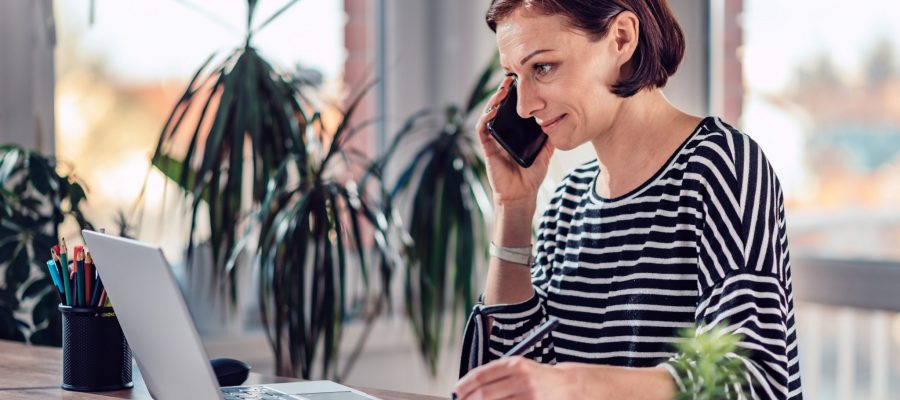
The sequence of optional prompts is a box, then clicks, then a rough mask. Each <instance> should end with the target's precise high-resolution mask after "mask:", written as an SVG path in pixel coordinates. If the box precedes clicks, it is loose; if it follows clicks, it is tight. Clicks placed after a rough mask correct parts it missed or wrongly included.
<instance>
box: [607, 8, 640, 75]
mask: <svg viewBox="0 0 900 400" xmlns="http://www.w3.org/2000/svg"><path fill="white" fill-rule="evenodd" d="M640 29H641V27H640V22H639V21H638V17H637V15H635V14H634V13H633V12H631V11H622V12H621V13H619V15H616V17H615V18H614V19H613V21H612V23H610V26H609V35H611V36H612V39H613V40H612V44H613V51H614V52H615V54H616V55H617V57H616V64H617V65H618V66H619V67H621V66H623V65H624V64H626V63H627V62H628V61H630V60H631V56H633V55H634V51H635V49H637V46H638V36H639V34H640Z"/></svg>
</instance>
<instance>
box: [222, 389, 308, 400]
mask: <svg viewBox="0 0 900 400" xmlns="http://www.w3.org/2000/svg"><path fill="white" fill-rule="evenodd" d="M222 394H224V395H225V400H256V399H259V400H297V398H296V397H293V396H288V395H286V394H284V393H280V392H276V391H274V390H272V389H269V388H267V387H265V386H237V387H226V388H222Z"/></svg>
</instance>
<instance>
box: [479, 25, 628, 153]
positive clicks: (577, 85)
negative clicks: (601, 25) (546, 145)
mask: <svg viewBox="0 0 900 400" xmlns="http://www.w3.org/2000/svg"><path fill="white" fill-rule="evenodd" d="M614 29H615V28H614V26H613V25H611V26H610V33H608V34H607V35H606V36H605V37H604V38H603V39H601V40H598V41H591V40H590V38H589V37H588V36H587V35H585V34H583V33H581V32H579V31H576V30H573V29H572V28H570V27H569V26H568V25H567V24H566V20H565V18H564V17H562V16H558V15H542V14H539V13H537V12H535V11H532V10H530V9H528V8H526V7H520V8H519V9H517V10H516V11H514V12H513V13H512V14H510V15H508V16H507V17H506V18H504V19H502V20H501V21H500V23H498V24H497V47H498V48H499V50H500V63H501V65H502V66H503V68H504V69H505V70H506V72H507V74H508V75H514V76H515V77H516V82H517V86H518V94H519V102H518V104H517V107H516V110H517V111H518V114H519V116H521V117H523V118H528V117H534V118H535V120H536V121H537V122H538V123H539V124H541V127H542V128H543V130H544V132H545V133H546V134H547V135H548V136H549V142H550V144H551V145H552V146H553V147H555V148H557V149H561V150H569V149H573V148H575V147H577V146H579V145H581V144H583V143H586V142H589V141H591V140H592V139H594V138H595V137H597V136H598V135H599V134H601V133H603V132H605V131H606V130H608V129H609V127H610V125H611V124H612V121H613V120H614V119H615V118H614V117H615V115H616V112H617V111H618V109H619V106H620V105H621V103H622V100H623V99H622V98H620V97H618V96H616V95H615V94H613V93H612V92H610V88H611V87H612V85H613V84H614V83H615V82H616V81H618V79H619V74H620V72H619V71H620V66H621V65H622V64H623V63H624V61H621V60H620V59H621V58H623V57H624V56H623V55H622V51H621V50H619V49H617V47H619V46H617V44H616V40H614V39H613V37H614V36H615V35H614V34H612V33H613V30H614ZM627 55H628V56H629V57H630V53H629V54H627ZM625 61H627V59H626V60H625Z"/></svg>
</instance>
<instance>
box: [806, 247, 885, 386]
mask: <svg viewBox="0 0 900 400" xmlns="http://www.w3.org/2000/svg"><path fill="white" fill-rule="evenodd" d="M792 270H793V284H794V300H795V303H796V304H795V305H796V318H797V325H798V332H799V339H800V367H801V373H802V379H803V392H804V398H808V399H823V400H828V399H842V400H843V399H853V400H857V399H859V400H866V399H872V400H876V399H877V400H883V399H900V394H898V393H900V383H898V382H900V263H890V262H872V261H841V260H826V259H801V260H797V261H795V262H794V263H793V266H792Z"/></svg>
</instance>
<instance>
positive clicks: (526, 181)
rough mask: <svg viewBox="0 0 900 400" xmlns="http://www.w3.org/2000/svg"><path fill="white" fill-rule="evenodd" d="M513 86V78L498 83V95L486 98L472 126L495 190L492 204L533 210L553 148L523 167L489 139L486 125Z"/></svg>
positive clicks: (546, 148) (545, 144)
mask: <svg viewBox="0 0 900 400" xmlns="http://www.w3.org/2000/svg"><path fill="white" fill-rule="evenodd" d="M512 83H513V78H512V77H507V78H506V79H504V80H503V82H501V83H500V87H499V88H498V89H497V92H496V93H494V94H493V95H492V96H491V98H490V99H488V102H487V106H486V109H485V113H484V114H482V115H481V118H479V119H478V122H477V123H476V124H475V130H476V131H477V132H478V138H479V139H480V141H481V148H482V149H483V150H484V158H485V163H486V164H487V172H488V179H489V180H490V183H491V187H492V188H493V190H494V197H493V198H494V204H495V206H498V207H507V206H515V207H518V206H523V205H524V206H525V207H531V208H533V207H534V204H535V203H536V201H537V192H538V189H539V188H540V186H541V183H542V182H543V181H544V178H545V177H546V176H547V169H548V167H549V166H550V157H551V156H552V155H553V147H552V146H550V143H549V141H548V142H546V143H544V147H543V148H542V149H541V152H540V153H539V154H538V156H537V158H536V159H535V160H534V163H533V164H532V165H531V167H529V168H522V166H520V165H519V164H518V163H516V161H515V160H513V159H512V157H510V155H509V154H508V153H507V152H506V150H504V149H503V147H501V146H500V144H499V143H497V141H496V140H495V139H494V138H493V137H492V136H491V134H490V132H488V129H487V123H488V122H490V121H491V120H492V119H494V116H496V115H497V108H498V107H499V106H500V103H501V102H502V101H503V99H505V98H506V94H507V93H508V92H509V87H510V85H512Z"/></svg>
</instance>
